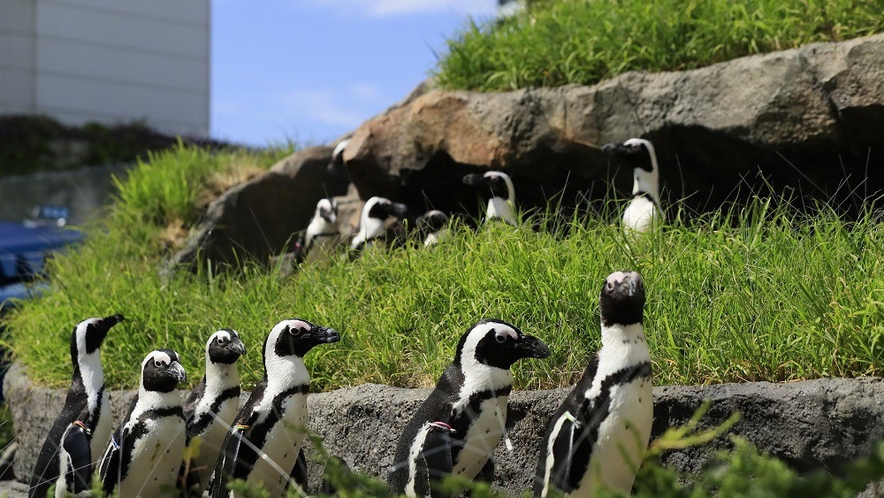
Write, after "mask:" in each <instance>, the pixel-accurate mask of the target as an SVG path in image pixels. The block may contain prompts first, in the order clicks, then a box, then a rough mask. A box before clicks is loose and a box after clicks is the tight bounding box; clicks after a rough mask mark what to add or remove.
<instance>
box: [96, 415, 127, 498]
mask: <svg viewBox="0 0 884 498" xmlns="http://www.w3.org/2000/svg"><path fill="white" fill-rule="evenodd" d="M120 433H121V431H120V430H117V432H116V433H115V434H114V435H113V436H111V439H110V441H108V442H107V447H105V449H104V455H102V457H101V462H100V463H99V465H98V476H99V477H100V478H101V488H102V490H103V491H104V492H105V493H107V494H108V495H111V494H112V493H113V492H114V488H115V487H116V486H117V481H119V474H120V449H121V448H120V444H119V441H120V440H121V439H120V438H121V434H120Z"/></svg>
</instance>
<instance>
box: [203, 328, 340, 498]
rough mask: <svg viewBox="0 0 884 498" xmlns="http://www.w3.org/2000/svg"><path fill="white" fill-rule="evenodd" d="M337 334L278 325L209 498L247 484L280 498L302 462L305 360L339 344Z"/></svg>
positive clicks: (266, 346) (267, 343) (307, 385)
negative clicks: (230, 485)
mask: <svg viewBox="0 0 884 498" xmlns="http://www.w3.org/2000/svg"><path fill="white" fill-rule="evenodd" d="M338 340H340V335H339V334H338V332H337V331H335V330H334V329H331V328H328V327H322V326H319V325H313V324H312V323H310V322H308V321H306V320H301V319H291V320H283V321H281V322H279V323H277V324H276V325H275V326H274V327H273V329H272V330H271V331H270V334H268V335H267V338H266V339H265V341H264V348H263V355H264V377H263V378H262V379H261V380H260V381H259V382H258V384H257V385H256V386H255V388H254V389H253V390H252V393H251V395H250V396H249V399H248V401H247V402H246V404H245V405H243V407H242V409H240V411H239V414H238V415H237V416H236V419H235V420H234V424H233V428H232V429H231V430H230V431H229V432H228V434H227V437H226V438H225V440H224V448H223V451H222V453H221V455H220V456H219V458H218V462H217V463H216V465H215V475H214V479H213V480H212V490H211V496H213V497H215V498H217V497H222V496H229V495H230V494H231V492H230V490H228V489H227V484H228V483H229V482H230V481H232V480H234V479H243V480H245V481H246V482H247V483H248V484H249V485H250V486H259V487H261V488H262V489H264V490H265V491H266V492H267V493H268V496H270V497H271V498H275V497H279V496H282V495H283V493H285V491H286V488H287V487H288V485H289V483H290V482H291V481H293V480H294V481H295V482H297V483H298V484H299V485H301V486H302V488H303V486H305V485H306V482H304V481H300V480H299V479H300V478H299V479H295V476H294V473H295V472H296V470H297V469H296V467H298V466H296V465H295V463H296V460H298V459H299V458H300V459H302V458H303V456H302V453H301V445H302V443H303V442H304V437H305V433H304V426H305V424H306V423H307V392H308V390H309V388H310V374H309V372H308V371H307V367H305V366H304V355H305V354H307V352H308V351H310V349H312V348H313V347H314V346H317V345H319V344H326V343H331V342H337V341H338Z"/></svg>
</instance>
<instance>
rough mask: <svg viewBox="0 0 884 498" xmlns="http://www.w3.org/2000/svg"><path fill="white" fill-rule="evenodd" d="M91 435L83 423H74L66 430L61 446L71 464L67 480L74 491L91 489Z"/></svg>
mask: <svg viewBox="0 0 884 498" xmlns="http://www.w3.org/2000/svg"><path fill="white" fill-rule="evenodd" d="M89 440H90V435H89V434H88V433H87V431H86V428H85V427H84V426H83V425H82V423H80V424H78V423H76V422H75V423H73V424H71V426H70V427H68V429H67V430H66V431H65V433H64V436H63V437H62V440H61V447H62V449H64V452H65V454H67V458H68V462H67V464H68V465H69V467H68V470H67V474H66V475H65V481H66V482H68V483H71V486H72V488H71V489H72V490H73V492H74V493H79V492H81V491H83V490H86V489H89V486H91V484H92V483H91V479H92V452H91V450H90V448H89Z"/></svg>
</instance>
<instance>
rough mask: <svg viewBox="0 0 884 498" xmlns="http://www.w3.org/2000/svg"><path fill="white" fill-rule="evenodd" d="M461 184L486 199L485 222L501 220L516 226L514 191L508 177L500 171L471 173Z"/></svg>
mask: <svg viewBox="0 0 884 498" xmlns="http://www.w3.org/2000/svg"><path fill="white" fill-rule="evenodd" d="M463 183H464V184H466V185H469V186H471V187H475V188H476V189H477V190H478V191H479V193H481V194H482V196H483V197H488V206H487V207H486V208H485V221H486V222H487V221H491V220H495V219H499V220H503V221H505V222H507V223H509V224H510V225H513V226H516V225H518V224H519V223H518V219H517V218H516V208H515V205H516V189H515V187H513V181H512V180H511V179H510V176H509V175H507V174H506V173H504V172H502V171H487V172H485V173H472V174H469V175H466V176H464V177H463Z"/></svg>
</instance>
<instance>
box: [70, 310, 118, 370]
mask: <svg viewBox="0 0 884 498" xmlns="http://www.w3.org/2000/svg"><path fill="white" fill-rule="evenodd" d="M122 321H123V315H120V314H116V315H111V316H108V317H105V318H87V319H86V320H83V321H82V322H80V323H78V324H77V326H76V327H74V331H73V332H72V333H71V358H73V359H74V363H75V364H76V363H77V361H76V358H77V357H79V356H80V355H87V354H92V353H94V352H96V351H98V348H100V347H101V343H102V342H104V338H105V337H107V333H108V331H109V330H110V329H111V328H112V327H113V326H114V325H116V324H118V323H120V322H122Z"/></svg>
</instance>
